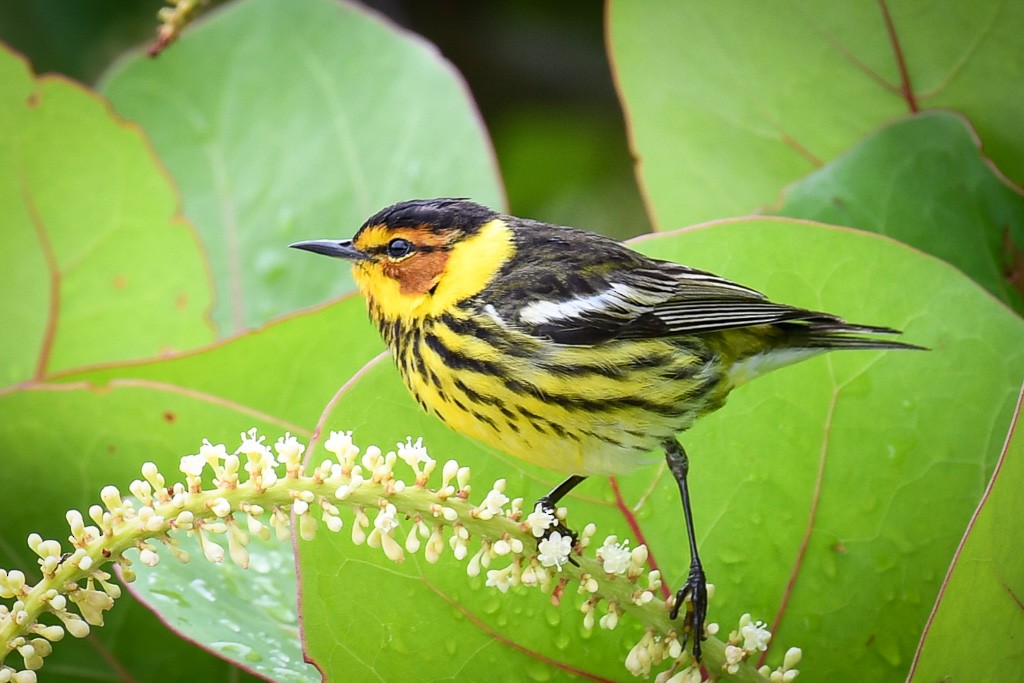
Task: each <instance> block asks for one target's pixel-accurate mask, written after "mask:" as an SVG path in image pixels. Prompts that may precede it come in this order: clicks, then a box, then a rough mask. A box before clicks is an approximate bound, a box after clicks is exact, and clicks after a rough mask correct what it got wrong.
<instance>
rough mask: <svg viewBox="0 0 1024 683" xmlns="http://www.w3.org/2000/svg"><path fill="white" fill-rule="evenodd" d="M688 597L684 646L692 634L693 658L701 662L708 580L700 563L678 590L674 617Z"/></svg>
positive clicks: (673, 607) (684, 626) (692, 568)
mask: <svg viewBox="0 0 1024 683" xmlns="http://www.w3.org/2000/svg"><path fill="white" fill-rule="evenodd" d="M686 598H690V602H689V604H687V606H686V616H685V617H684V625H683V647H686V641H687V640H688V639H689V637H690V636H691V635H692V636H693V658H694V659H695V660H697V661H698V662H700V657H701V651H700V643H701V641H702V640H704V638H705V635H704V620H705V619H706V618H707V615H708V582H707V578H705V576H704V570H703V568H701V567H700V566H699V565H697V566H693V567H690V575H689V576H688V577H687V579H686V583H685V584H684V585H683V587H682V588H680V589H679V590H678V591H676V602H675V605H673V606H672V611H671V612H670V613H669V616H670V617H671V618H672V619H676V618H677V617H678V616H679V610H680V608H681V607H682V606H683V604H684V603H685V602H686Z"/></svg>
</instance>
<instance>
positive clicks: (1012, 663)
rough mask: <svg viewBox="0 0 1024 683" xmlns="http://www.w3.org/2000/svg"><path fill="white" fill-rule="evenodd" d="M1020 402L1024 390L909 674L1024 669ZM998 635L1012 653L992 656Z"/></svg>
mask: <svg viewBox="0 0 1024 683" xmlns="http://www.w3.org/2000/svg"><path fill="white" fill-rule="evenodd" d="M1022 406H1024V392H1022V393H1021V394H1020V400H1018V402H1017V413H1016V415H1014V421H1013V424H1012V425H1011V427H1010V432H1009V434H1008V436H1007V438H1006V444H1005V446H1004V448H1003V452H1002V454H1001V455H1000V457H999V462H998V463H997V465H996V472H995V474H994V475H993V476H992V481H991V483H990V484H989V487H988V489H986V491H985V496H984V498H983V499H982V501H981V504H980V505H979V506H978V510H977V511H976V512H975V515H974V517H973V518H972V519H971V524H970V526H969V527H968V529H967V533H966V534H965V535H964V538H963V541H962V542H961V544H960V547H959V548H958V549H957V552H956V556H955V557H954V559H953V563H952V564H951V565H950V568H949V573H948V574H947V575H946V579H945V581H944V582H943V584H942V591H941V593H939V598H938V600H937V601H936V603H935V610H934V611H933V612H932V615H931V617H930V618H929V620H928V626H927V628H926V629H925V633H924V637H923V638H922V639H921V644H920V647H919V649H918V652H917V656H916V658H915V661H914V666H913V670H912V671H911V675H910V677H909V678H908V680H910V681H938V680H943V681H961V680H962V681H982V680H991V681H998V680H1008V679H1009V678H1010V677H1011V674H1010V671H1012V670H1016V671H1018V672H1019V671H1020V666H1019V664H1020V653H1021V650H1022V648H1024V629H1021V628H1020V622H1021V605H1022V603H1024V562H1022V561H1021V557H1020V548H1021V546H1022V545H1024V498H1022V497H1021V495H1020V491H1021V488H1022V487H1024V438H1022V436H1021V426H1022V425H1021V422H1020V420H1021V408H1022ZM993 640H997V641H998V642H999V643H1000V650H1001V651H1002V652H1005V653H1007V655H1005V656H995V657H993V656H989V654H990V652H991V644H992V642H993ZM981 653H985V656H980V655H981ZM1007 660H1009V661H1007Z"/></svg>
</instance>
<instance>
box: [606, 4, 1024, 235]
mask: <svg viewBox="0 0 1024 683" xmlns="http://www.w3.org/2000/svg"><path fill="white" fill-rule="evenodd" d="M1022 31H1024V5H1022V4H1021V3H1017V2H1001V1H1000V0H984V1H982V2H974V3H969V4H968V3H959V2H955V1H951V0H945V1H944V2H939V3H920V2H904V3H877V4H876V3H841V4H835V5H830V6H829V7H828V9H827V11H823V8H822V7H821V6H818V5H815V4H814V3H807V2H802V1H801V0H787V1H786V2H781V3H779V2H776V3H749V2H742V1H741V0H729V1H726V2H714V3H707V2H699V1H696V0H682V1H679V0H660V1H658V2H643V3H639V2H628V1H626V2H623V1H621V0H620V1H616V2H612V3H611V5H610V11H609V32H610V40H609V45H610V53H611V56H612V59H613V63H614V69H615V73H616V78H617V81H618V84H619V91H620V94H621V96H622V100H623V103H624V106H625V108H626V113H627V116H628V119H629V122H630V134H631V136H632V142H633V148H634V150H635V152H636V153H637V155H638V156H639V163H640V166H639V173H640V177H641V180H642V184H643V186H644V191H645V193H646V196H647V199H648V201H649V205H650V209H651V212H652V218H653V219H654V222H655V223H656V224H657V225H660V226H663V227H675V226H680V225H687V224H690V223H694V222H697V221H702V220H710V219H715V218H721V217H723V216H728V215H735V214H740V213H749V212H752V211H755V210H757V209H758V208H759V207H762V206H764V205H767V204H770V203H772V202H773V201H775V200H776V199H777V197H778V194H779V191H780V190H781V189H782V188H783V187H784V186H785V185H787V184H788V183H790V182H792V181H794V180H796V179H797V178H799V177H802V176H804V175H806V174H807V173H809V172H810V171H812V170H814V169H815V168H818V167H820V166H821V165H822V164H824V163H826V162H828V161H829V160H831V159H833V158H835V157H836V156H837V155H839V154H841V153H842V152H843V151H845V150H846V149H848V148H849V147H851V146H852V145H853V144H854V143H855V142H857V141H858V140H860V139H862V138H863V137H864V136H865V135H867V134H868V133H870V132H871V131H872V130H874V129H875V128H877V127H878V126H880V125H882V124H885V123H887V122H888V121H890V120H892V119H894V118H896V117H900V116H902V115H904V114H907V113H912V112H914V111H918V110H924V109H951V110H955V111H958V112H960V113H961V114H963V115H964V116H966V117H967V118H968V119H969V120H970V121H971V123H972V124H973V125H974V127H975V129H976V130H977V131H978V134H979V135H980V137H981V140H982V143H983V144H984V146H985V150H986V153H987V154H989V155H990V156H991V158H992V159H993V161H994V162H995V163H996V165H997V166H998V167H999V168H1000V169H1001V170H1002V171H1003V172H1004V173H1005V174H1006V175H1007V176H1008V177H1009V178H1010V180H1011V181H1013V182H1015V183H1016V184H1017V185H1021V184H1022V182H1024V129H1022V128H1021V126H1020V125H1019V121H1020V113H1021V109H1020V103H1021V102H1022V101H1024V80H1022V79H1021V78H1020V74H1021V72H1022V71H1024V52H1022V51H1021V50H1020V49H1019V42H1020V41H1019V35H1020V34H1021V32H1022Z"/></svg>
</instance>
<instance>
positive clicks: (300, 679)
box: [129, 522, 321, 683]
mask: <svg viewBox="0 0 1024 683" xmlns="http://www.w3.org/2000/svg"><path fill="white" fill-rule="evenodd" d="M243 523H244V522H243ZM177 540H178V541H179V543H180V548H181V550H184V551H185V552H187V553H188V555H189V557H190V558H191V560H190V561H189V562H188V563H187V564H183V563H181V562H179V561H177V560H176V559H175V558H174V556H173V555H172V554H171V552H170V551H169V550H167V549H166V548H165V547H162V546H161V547H159V548H158V549H157V553H158V555H159V556H160V558H161V559H160V564H159V565H158V566H156V567H153V568H150V567H146V566H145V565H140V566H139V568H138V569H137V570H136V574H137V579H136V581H135V583H133V584H130V585H129V589H130V590H131V592H132V593H133V594H134V595H135V596H136V597H137V598H139V599H140V600H142V601H143V602H147V603H149V604H150V605H151V606H152V609H153V610H154V611H156V612H157V613H158V614H159V615H160V618H161V619H162V620H163V621H164V622H166V623H167V625H168V626H170V627H171V628H172V629H174V630H175V631H177V632H178V633H180V634H181V635H182V636H183V637H185V638H188V639H189V640H192V641H193V642H195V643H196V644H197V645H199V646H200V647H203V648H206V649H208V650H211V651H213V652H216V653H217V654H218V655H219V656H221V657H223V658H225V659H228V660H230V661H232V662H234V663H235V664H236V665H238V666H239V667H241V668H243V669H248V670H250V671H252V672H254V673H257V674H259V675H261V676H263V677H265V678H267V679H268V680H273V681H282V682H285V683H319V681H320V680H321V677H320V673H319V672H318V671H317V670H316V669H315V668H313V667H312V666H310V665H309V664H307V663H306V662H304V661H303V659H302V646H301V643H300V641H299V624H298V612H297V606H296V597H295V596H296V593H295V560H294V558H293V555H292V547H291V542H290V541H289V540H284V541H282V540H278V539H277V538H276V537H275V536H271V538H269V539H268V540H262V539H260V538H259V537H257V536H251V537H250V538H249V542H248V544H247V545H246V550H247V552H248V559H249V566H248V567H245V568H242V567H239V566H238V565H236V564H233V563H231V562H230V561H227V562H225V563H223V564H219V565H218V564H213V563H211V562H207V561H206V560H204V559H203V551H202V548H201V547H200V545H199V540H198V539H197V538H196V537H195V536H190V537H183V538H179V539H177Z"/></svg>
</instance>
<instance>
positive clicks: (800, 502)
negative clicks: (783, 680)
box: [299, 219, 1024, 681]
mask: <svg viewBox="0 0 1024 683" xmlns="http://www.w3.org/2000/svg"><path fill="white" fill-rule="evenodd" d="M635 245H636V247H637V248H638V249H640V250H642V251H644V252H646V253H649V254H652V255H654V256H658V257H661V258H668V259H673V260H678V261H680V262H684V263H688V264H690V265H693V266H695V267H699V268H703V269H707V270H711V271H713V272H718V273H720V274H722V275H725V276H727V277H730V278H733V279H736V280H737V281H740V282H744V283H745V284H748V285H751V286H754V287H756V288H759V289H761V290H762V291H765V292H767V293H768V294H769V295H770V296H771V297H772V298H773V299H776V300H780V301H786V302H789V303H792V304H796V305H801V306H807V307H811V308H815V309H821V310H830V311H833V312H836V313H838V314H841V315H843V316H845V317H847V318H848V319H850V320H852V321H856V322H863V323H873V324H880V325H893V326H896V327H902V328H904V330H905V335H904V337H905V338H906V340H907V341H910V342H914V343H918V344H922V345H926V346H930V347H932V349H933V350H932V351H928V352H910V351H905V352H886V353H879V352H845V353H834V354H829V355H827V356H824V357H821V358H818V359H814V360H812V361H808V362H805V363H802V364H800V365H797V366H794V367H791V368H786V369H783V370H780V371H778V372H776V373H772V374H771V375H769V376H767V377H764V378H762V379H759V380H758V381H757V382H755V383H753V384H752V385H751V386H750V387H744V388H741V389H740V390H738V391H736V392H735V393H734V394H733V395H732V397H731V398H730V400H729V403H728V405H727V406H726V407H725V408H724V409H722V410H721V411H719V412H717V413H715V414H713V415H710V416H708V417H706V418H704V419H703V420H701V421H700V422H699V423H698V424H697V425H696V426H695V427H694V429H693V430H692V431H691V432H689V433H687V434H685V435H684V436H683V442H684V443H685V445H686V447H687V450H688V452H689V454H690V458H691V485H692V488H691V491H692V495H693V498H694V504H695V517H696V524H697V532H698V538H699V540H700V545H701V548H702V555H703V559H704V562H705V567H706V569H707V571H708V574H709V577H710V580H711V581H712V582H713V583H715V584H717V586H718V589H717V592H716V595H715V598H714V600H713V601H712V605H711V620H712V621H715V622H719V623H720V624H721V626H722V631H723V635H725V634H727V633H728V632H729V631H730V630H731V629H733V628H735V627H736V626H735V625H736V622H737V620H738V619H739V617H740V616H741V615H742V614H743V613H744V612H750V613H751V614H753V616H754V617H755V618H757V619H763V620H765V621H767V622H769V623H771V624H773V625H774V627H775V628H774V630H775V631H776V635H775V637H774V638H773V641H772V647H771V648H770V651H769V653H768V658H769V661H770V662H776V663H778V662H779V661H781V658H782V654H783V652H784V651H785V648H787V647H789V646H792V645H797V646H800V647H803V648H804V652H805V655H804V661H803V662H802V664H801V666H800V668H801V669H802V670H804V671H805V672H806V675H807V676H808V678H809V679H812V680H878V681H884V680H900V679H902V678H903V677H905V675H906V671H907V669H908V666H909V662H910V658H911V656H912V655H913V651H914V647H915V645H916V640H917V635H918V634H919V633H920V631H921V629H922V628H923V626H924V623H925V619H926V617H927V613H928V609H929V606H930V604H931V602H932V601H933V599H934V596H935V594H936V592H937V590H938V588H939V585H940V582H941V577H942V572H943V571H944V568H945V566H946V565H947V564H948V562H949V558H950V556H951V555H952V552H953V550H954V549H955V547H956V544H957V541H958V539H959V537H960V535H961V533H962V531H963V528H964V526H965V525H966V523H967V520H968V519H969V517H970V514H971V511H972V510H973V508H974V506H975V505H976V504H977V501H978V499H979V497H980V496H981V492H982V490H983V488H984V485H985V481H986V480H987V478H988V476H989V474H990V473H991V471H992V468H993V465H994V463H995V460H996V458H997V456H998V449H999V439H1001V434H1003V433H1005V428H1006V425H1008V424H1009V421H1010V417H1011V415H1012V411H1013V400H1014V397H1015V395H1016V389H1017V387H1018V386H1019V381H1020V378H1021V377H1022V376H1024V344H1022V343H1021V341H1022V340H1024V323H1022V322H1021V321H1020V320H1019V319H1018V318H1017V317H1016V316H1015V315H1013V313H1012V312H1011V311H1009V310H1008V309H1006V308H1005V307H1004V306H1003V305H1001V304H1000V303H999V302H997V301H996V300H994V299H993V298H992V297H991V296H989V295H988V294H987V293H985V292H984V291H983V290H981V289H980V288H979V287H978V286H977V285H976V284H975V283H973V282H972V281H970V280H969V279H967V278H965V277H964V276H963V275H962V274H960V273H959V272H958V271H956V270H955V269H953V268H951V267H949V266H948V265H946V264H944V263H942V262H939V261H937V260H935V259H934V258H931V257H929V256H927V255H924V254H921V253H919V252H916V251H914V250H912V249H909V248H907V247H904V246H902V245H899V244H898V243H895V242H892V241H890V240H888V239H885V238H880V237H878V236H872V235H869V234H863V233H858V232H854V231H850V230H845V229H839V228H829V227H826V226H815V225H810V224H807V223H802V222H794V221H788V220H781V219H774V220H773V219H763V220H744V221H733V222H723V223H719V224H716V225H713V226H711V227H708V228H705V229H700V230H690V231H684V232H680V233H676V234H671V235H665V236H660V237H653V238H648V239H642V240H639V241H637V242H636V243H635ZM766 255H770V258H766ZM894 274H899V277H896V276H894ZM967 359H969V361H968V360H967ZM965 362H969V366H967V367H965V365H964V364H965ZM951 377H955V378H956V382H955V383H951V382H950V378H951ZM327 425H328V426H329V428H331V429H341V428H344V429H354V437H355V439H356V442H357V443H358V444H359V445H361V446H362V447H364V448H365V447H366V446H368V445H370V444H377V445H379V446H381V447H382V448H383V449H385V450H387V449H388V448H389V447H390V444H393V443H394V442H396V441H398V440H400V439H404V438H405V437H406V436H407V435H411V436H413V437H416V436H423V437H424V440H425V443H426V445H427V446H428V448H429V449H430V451H431V454H432V456H433V457H434V458H436V459H438V460H439V461H442V462H443V461H444V460H446V459H448V458H456V459H457V460H458V461H459V462H460V463H461V464H464V465H468V466H471V467H472V470H473V480H474V495H480V496H482V495H483V492H485V491H486V489H487V487H488V486H489V484H490V482H492V481H493V480H495V479H497V478H505V479H507V480H508V487H507V489H506V490H507V492H508V493H509V495H512V496H520V495H521V496H523V497H524V498H525V499H526V500H527V501H530V500H533V499H535V498H537V497H539V496H540V495H542V494H543V493H545V492H546V491H547V490H549V489H550V487H551V486H552V485H554V484H555V483H557V482H558V479H559V477H558V475H556V474H553V473H550V472H544V471H542V470H538V469H536V468H532V467H530V466H527V465H525V464H523V463H520V462H518V461H514V460H512V459H511V458H509V457H507V456H505V455H503V454H501V453H496V452H493V451H489V450H486V449H484V448H482V447H480V446H478V445H476V444H473V443H471V442H469V441H468V440H466V439H464V438H462V437H459V436H457V435H454V434H453V433H451V432H450V431H448V430H447V429H446V428H445V427H443V426H442V425H440V424H439V423H437V422H436V421H435V420H433V419H432V418H430V417H428V416H427V415H425V414H424V413H422V411H420V410H419V408H418V407H417V406H416V404H415V402H414V401H413V400H412V399H411V398H410V397H409V396H408V395H407V392H406V391H405V389H404V388H403V387H402V386H401V383H400V381H399V379H398V376H397V372H396V371H395V370H394V369H393V367H392V365H391V363H390V361H388V360H385V359H382V360H380V361H377V362H376V363H375V364H373V365H372V366H370V367H368V368H367V369H366V370H364V372H363V373H362V374H361V376H360V377H359V378H358V380H357V381H355V382H353V383H352V384H351V385H350V387H349V388H348V389H347V390H346V391H345V392H344V393H343V394H342V396H341V399H340V401H339V402H338V404H337V405H336V406H335V408H334V411H333V412H332V414H331V417H330V419H329V420H328V421H327ZM311 457H312V459H313V460H317V459H318V458H319V457H322V456H321V455H318V454H317V453H313V454H312V456H311ZM567 506H568V507H569V510H570V517H569V523H570V525H571V526H575V527H576V528H582V526H583V525H584V524H586V523H587V522H591V521H593V522H595V523H596V524H597V525H598V535H597V538H596V539H595V542H597V543H600V540H601V539H602V538H603V537H604V535H605V534H610V533H614V534H617V535H619V537H620V538H623V537H632V538H636V535H635V534H634V532H633V531H632V530H631V527H633V526H635V528H636V529H638V530H639V531H640V532H641V533H642V535H643V539H644V540H645V541H646V542H647V543H648V545H649V547H650V549H651V551H652V555H653V557H654V559H655V561H656V563H657V565H658V566H659V567H660V568H661V569H662V571H663V572H664V577H665V580H666V583H667V584H668V586H671V587H676V586H678V585H679V584H680V582H681V581H682V580H683V579H684V578H685V576H686V572H687V569H688V567H689V558H688V556H687V552H686V544H685V540H684V539H685V536H684V527H683V524H682V520H681V514H680V512H679V501H678V492H677V491H676V490H675V485H674V483H673V482H672V479H671V477H670V476H669V475H668V474H667V472H666V471H665V468H664V467H663V466H661V465H658V466H652V467H650V468H647V469H643V470H640V471H637V472H636V473H634V474H631V475H629V476H626V477H621V478H619V479H618V480H617V481H616V482H615V485H614V486H609V485H608V484H607V483H605V482H602V481H597V480H595V481H588V482H586V483H585V484H583V485H582V486H580V487H579V488H578V489H577V490H576V491H575V492H574V494H573V495H572V496H571V498H570V499H569V500H568V501H567ZM348 523H349V520H348V519H346V524H348ZM345 535H346V532H345V531H343V532H342V534H341V536H342V537H340V538H339V537H338V536H335V535H330V534H320V535H319V536H318V537H317V539H316V540H315V541H314V542H312V543H309V544H307V543H302V544H300V545H299V561H300V577H301V581H302V583H301V585H302V601H303V602H302V611H303V615H304V621H303V623H304V628H305V634H306V637H307V641H308V646H309V653H310V655H311V656H312V657H313V659H314V660H315V661H316V663H317V665H318V666H320V667H322V669H323V670H324V671H326V672H328V675H330V673H332V672H335V675H338V674H337V673H336V672H341V671H346V672H350V673H352V674H353V675H356V676H357V677H359V676H363V677H366V676H371V675H372V676H379V677H381V678H384V679H390V678H401V677H402V676H408V675H409V674H410V672H415V674H416V676H417V678H419V679H420V680H438V679H443V678H447V677H450V676H452V675H454V673H453V672H457V673H461V674H464V675H466V676H467V677H470V678H472V677H474V676H485V675H486V674H487V672H488V671H490V672H492V674H493V672H494V671H502V672H510V671H516V672H519V671H524V672H527V674H529V675H536V676H541V677H550V678H555V679H562V678H565V677H567V674H570V673H572V674H577V675H583V676H588V675H592V676H598V677H602V678H609V679H616V680H628V679H629V675H628V674H627V672H626V671H625V669H624V668H623V667H622V661H623V659H624V658H625V655H626V653H627V652H628V649H629V647H630V646H631V645H632V644H633V643H635V642H636V640H637V639H638V638H639V635H640V634H639V633H638V632H637V631H636V625H635V624H629V623H624V624H622V625H620V627H619V629H617V630H615V631H613V632H608V631H604V630H600V629H597V630H595V632H593V633H590V634H584V633H583V632H582V626H581V620H582V616H581V615H580V614H579V613H578V612H577V610H578V607H579V603H580V602H581V601H582V598H580V597H579V596H576V595H575V593H574V591H566V595H565V596H563V598H562V604H561V606H559V607H554V606H552V605H551V604H550V601H549V597H548V596H546V595H542V594H540V592H539V591H531V590H526V589H520V590H514V591H513V592H512V593H510V594H508V595H503V594H500V593H498V592H497V591H495V590H494V589H490V588H484V587H483V586H482V584H483V582H484V578H483V577H477V578H467V577H465V576H464V575H463V571H464V569H463V568H461V567H458V566H456V565H455V563H454V562H452V560H451V559H450V558H445V559H443V560H442V561H441V562H440V563H439V564H438V565H427V564H426V563H425V562H424V560H423V558H422V557H421V556H419V555H415V556H414V555H409V556H407V559H406V562H405V563H404V564H401V565H395V564H392V563H390V562H388V561H386V560H385V559H383V557H382V555H381V553H380V552H379V551H375V550H368V549H367V548H365V547H361V546H360V547H352V545H351V542H350V541H349V540H348V539H347V538H344V536H345ZM399 540H402V539H399ZM497 566H503V565H502V564H501V563H497ZM338 614H345V615H346V617H347V618H346V620H345V621H344V622H343V623H341V624H339V620H338V618H337V615H338ZM423 623H426V624H444V625H445V627H444V628H443V629H440V628H438V629H423V628H420V627H418V626H417V624H423ZM865 643H870V645H869V646H867V647H865Z"/></svg>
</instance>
